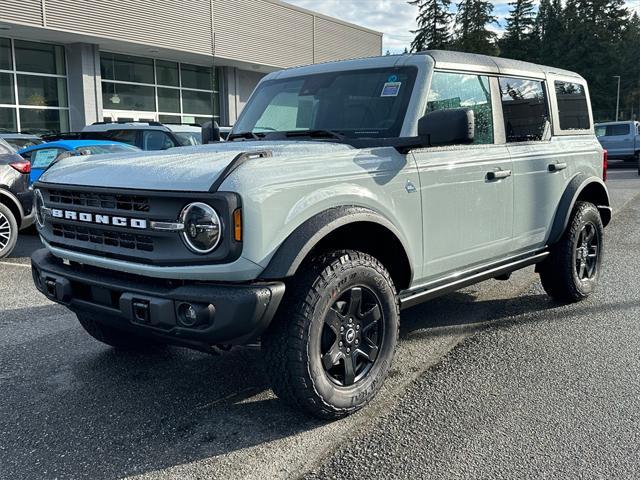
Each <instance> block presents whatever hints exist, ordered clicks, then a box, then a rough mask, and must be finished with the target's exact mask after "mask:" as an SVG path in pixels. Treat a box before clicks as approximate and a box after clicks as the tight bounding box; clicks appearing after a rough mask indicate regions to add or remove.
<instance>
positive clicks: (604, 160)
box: [602, 150, 609, 182]
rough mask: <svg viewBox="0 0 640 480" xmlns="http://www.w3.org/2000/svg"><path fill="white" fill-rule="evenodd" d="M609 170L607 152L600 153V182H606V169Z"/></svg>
mask: <svg viewBox="0 0 640 480" xmlns="http://www.w3.org/2000/svg"><path fill="white" fill-rule="evenodd" d="M608 168H609V152H607V151H606V150H605V151H604V152H602V180H604V181H605V182H606V181H607V169H608Z"/></svg>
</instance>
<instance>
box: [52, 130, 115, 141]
mask: <svg viewBox="0 0 640 480" xmlns="http://www.w3.org/2000/svg"><path fill="white" fill-rule="evenodd" d="M107 133H108V132H62V133H50V134H47V135H42V136H41V137H40V138H42V140H44V141H45V142H55V141H56V140H91V139H93V140H95V139H96V137H98V138H104V139H105V140H106V139H107V138H108V137H107Z"/></svg>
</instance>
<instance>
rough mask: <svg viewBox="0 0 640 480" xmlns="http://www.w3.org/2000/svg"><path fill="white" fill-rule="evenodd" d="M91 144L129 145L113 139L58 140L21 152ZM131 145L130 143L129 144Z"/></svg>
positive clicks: (72, 148) (70, 147) (71, 147)
mask: <svg viewBox="0 0 640 480" xmlns="http://www.w3.org/2000/svg"><path fill="white" fill-rule="evenodd" d="M91 145H127V144H126V143H122V142H113V141H111V140H56V141H55V142H46V143H41V144H40V145H33V146H31V147H27V148H23V149H22V150H20V152H19V153H27V152H30V151H32V150H41V149H43V148H63V149H65V150H74V149H75V148H78V147H89V146H91ZM127 146H130V145H127Z"/></svg>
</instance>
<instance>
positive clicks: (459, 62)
mask: <svg viewBox="0 0 640 480" xmlns="http://www.w3.org/2000/svg"><path fill="white" fill-rule="evenodd" d="M417 55H429V56H430V57H431V58H433V60H434V62H435V64H436V67H437V68H443V69H451V70H469V69H472V70H473V71H476V72H487V73H499V74H502V75H515V76H525V77H544V76H546V75H547V74H556V75H565V76H569V77H576V78H582V77H581V76H580V75H578V74H577V73H575V72H570V71H569V70H563V69H561V68H555V67H549V66H545V65H538V64H536V63H530V62H523V61H521V60H512V59H510V58H502V57H490V56H489V55H479V54H476V53H463V52H454V51H450V50H425V51H424V52H420V53H418V54H417Z"/></svg>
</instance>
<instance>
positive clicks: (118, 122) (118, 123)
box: [91, 120, 164, 127]
mask: <svg viewBox="0 0 640 480" xmlns="http://www.w3.org/2000/svg"><path fill="white" fill-rule="evenodd" d="M110 123H114V124H116V125H122V124H125V123H146V124H148V125H149V126H151V127H162V126H163V125H164V124H163V123H160V122H156V121H155V120H151V121H149V120H115V121H111V122H93V123H92V124H91V125H109V124H110Z"/></svg>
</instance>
